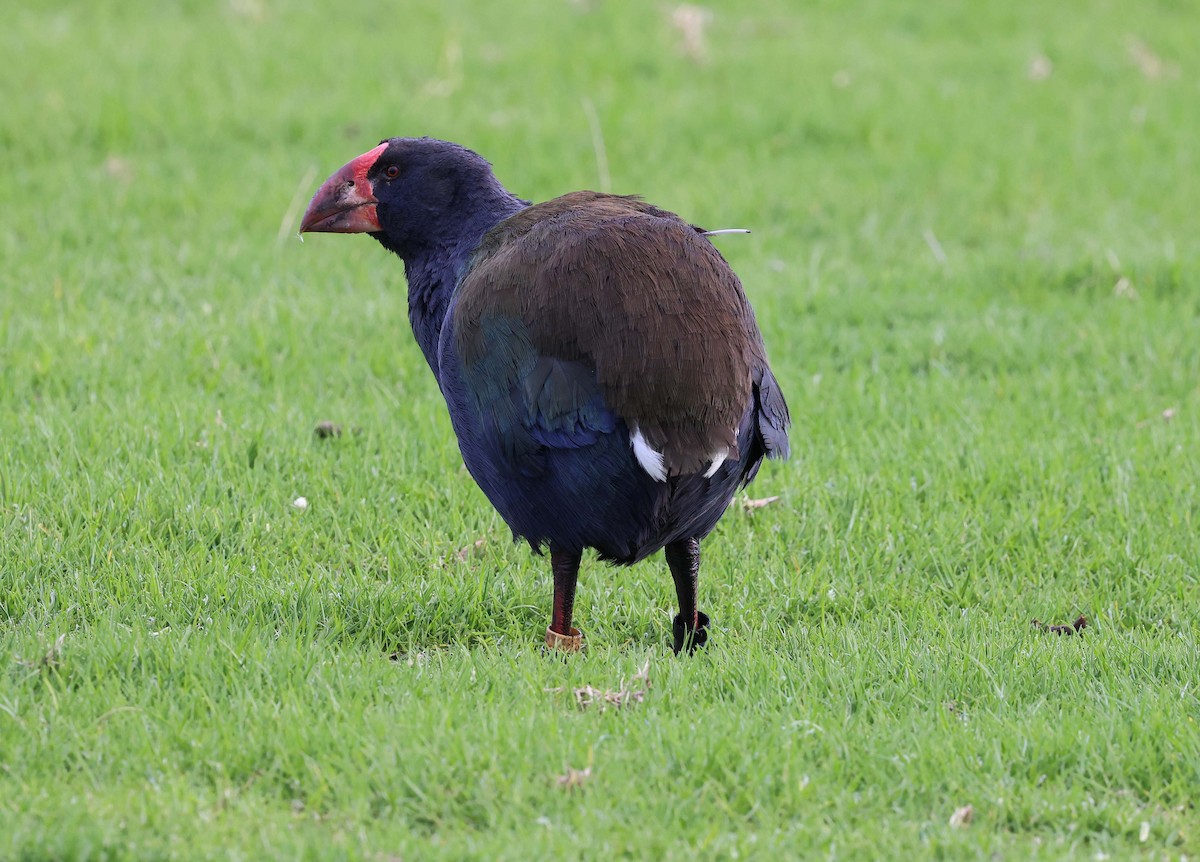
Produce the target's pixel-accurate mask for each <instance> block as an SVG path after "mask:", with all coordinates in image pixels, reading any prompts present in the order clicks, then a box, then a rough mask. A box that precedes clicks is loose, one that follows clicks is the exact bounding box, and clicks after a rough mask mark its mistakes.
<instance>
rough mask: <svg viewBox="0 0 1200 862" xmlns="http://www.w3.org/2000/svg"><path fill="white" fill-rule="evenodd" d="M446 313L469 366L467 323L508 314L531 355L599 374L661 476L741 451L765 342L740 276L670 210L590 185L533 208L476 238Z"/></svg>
mask: <svg viewBox="0 0 1200 862" xmlns="http://www.w3.org/2000/svg"><path fill="white" fill-rule="evenodd" d="M456 315H457V317H456V320H455V331H456V332H457V333H458V334H459V338H460V341H459V345H458V346H459V349H460V350H461V351H462V355H463V358H464V361H466V362H471V361H472V357H473V356H478V355H480V354H481V347H482V345H480V344H478V343H475V344H472V341H474V340H476V339H478V338H479V337H480V332H481V329H480V327H479V326H477V325H471V324H478V322H479V321H481V320H483V319H486V318H488V317H494V316H499V317H512V316H516V317H519V318H520V319H521V320H522V321H524V323H525V325H526V327H527V328H528V331H529V333H530V338H531V340H532V342H533V345H534V347H535V349H536V350H537V351H538V352H539V353H540V354H541V355H543V356H553V357H556V358H560V359H566V360H571V361H577V362H582V363H584V364H586V365H587V366H589V367H591V368H593V369H595V372H596V379H597V382H598V383H599V385H600V388H601V391H602V392H603V395H604V399H605V402H606V403H607V404H608V406H609V407H610V408H611V409H612V410H613V411H615V412H616V413H617V414H618V415H619V416H621V417H622V418H623V419H624V420H625V422H626V424H627V425H629V426H630V428H637V429H639V430H640V431H641V432H642V434H643V436H644V437H645V438H646V440H647V442H648V443H649V444H650V445H651V446H653V447H654V448H655V449H657V450H659V451H661V452H663V456H664V464H665V466H666V468H667V471H668V472H669V473H670V474H673V475H678V474H685V473H693V472H698V471H700V470H703V469H704V468H705V467H706V466H707V464H708V463H709V461H710V459H711V458H712V456H713V454H714V453H717V452H720V451H721V450H724V449H727V450H729V454H730V456H731V457H734V456H736V455H737V439H736V435H737V427H738V424H739V422H741V420H742V418H743V416H744V415H745V411H746V409H747V408H748V406H749V405H750V402H751V399H752V397H753V394H752V369H753V368H754V367H755V366H756V365H759V364H761V363H762V362H763V361H764V360H763V350H762V340H761V336H760V335H759V333H758V328H757V326H756V324H755V322H754V315H753V312H752V311H751V310H750V306H749V304H748V303H747V301H746V298H745V295H744V294H743V292H742V287H741V283H740V282H739V281H738V279H737V276H736V275H734V273H733V271H732V270H731V269H730V268H729V266H728V264H726V263H725V260H724V259H723V258H722V257H721V255H720V254H719V253H718V252H717V250H716V249H715V248H713V246H712V244H711V243H710V242H709V241H708V240H707V239H705V238H704V237H703V236H701V235H700V234H699V233H698V232H697V230H696V229H695V228H693V227H692V226H691V225H689V224H687V223H686V222H684V221H683V220H681V219H679V218H678V217H677V216H674V215H672V214H671V213H667V212H665V211H663V210H658V209H656V208H654V207H651V206H649V205H647V204H644V203H642V202H641V201H638V200H636V199H630V198H621V197H615V196H608V195H597V194H595V193H590V192H582V193H576V194H575V195H568V196H566V197H564V198H558V199H556V200H554V201H549V202H547V203H546V204H541V205H538V206H534V207H529V208H528V209H526V210H524V211H522V212H521V213H519V214H518V215H517V216H514V217H513V218H512V219H509V220H508V221H507V222H504V223H502V224H501V225H500V226H498V227H497V228H496V229H494V230H493V231H492V232H491V233H490V234H489V235H488V237H486V238H485V240H484V243H483V245H482V247H481V250H480V253H479V254H477V256H476V258H475V263H474V266H473V267H472V269H471V270H470V271H469V273H468V275H467V276H466V278H465V279H464V280H463V282H462V284H461V285H460V287H459V297H458V305H457V309H456Z"/></svg>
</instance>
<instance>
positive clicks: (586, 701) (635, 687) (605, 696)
mask: <svg viewBox="0 0 1200 862" xmlns="http://www.w3.org/2000/svg"><path fill="white" fill-rule="evenodd" d="M649 690H650V660H649V659H647V660H646V663H645V664H643V665H642V667H641V669H640V670H639V671H638V672H637V673H635V674H634V675H633V678H632V679H630V680H629V682H628V683H626V682H625V680H621V685H620V687H618V688H616V689H605V688H593V687H592V686H590V685H585V686H584V687H583V688H576V689H572V692H571V693H572V694H573V695H574V696H575V705H576V706H578V707H579V708H580V709H587V708H588V707H590V706H596V707H598V708H599V709H600V710H601V711H604V710H606V709H608V708H610V707H611V708H613V709H620V708H621V707H623V706H628V705H629V704H631V703H641V702H642V701H644V700H645V699H646V693H647V692H648V691H649ZM546 691H547V692H560V691H562V689H561V688H548V689H546Z"/></svg>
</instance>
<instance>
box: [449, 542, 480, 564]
mask: <svg viewBox="0 0 1200 862" xmlns="http://www.w3.org/2000/svg"><path fill="white" fill-rule="evenodd" d="M485 541H486V539H476V540H475V541H474V542H472V543H471V544H469V545H463V546H462V547H461V548H459V549H458V551H457V552H456V553H455V556H456V557H458V558H459V560H461V561H462V562H464V563H465V562H466V561H467V559H468V558H469V557H474V556H476V555H477V554H478V553H479V551H480V549H481V548H482V547H483V545H484V542H485Z"/></svg>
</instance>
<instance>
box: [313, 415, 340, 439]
mask: <svg viewBox="0 0 1200 862" xmlns="http://www.w3.org/2000/svg"><path fill="white" fill-rule="evenodd" d="M313 433H314V434H316V435H317V436H318V437H320V438H321V439H322V440H324V439H326V438H328V437H341V436H342V426H341V425H339V424H337V423H336V422H331V421H330V420H328V419H323V420H321V421H320V422H318V423H317V426H316V427H315V428H313Z"/></svg>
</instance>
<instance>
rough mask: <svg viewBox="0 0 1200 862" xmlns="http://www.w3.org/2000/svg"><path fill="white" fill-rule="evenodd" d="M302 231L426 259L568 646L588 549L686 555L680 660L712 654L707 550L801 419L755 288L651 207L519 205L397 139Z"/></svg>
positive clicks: (501, 499) (672, 560)
mask: <svg viewBox="0 0 1200 862" xmlns="http://www.w3.org/2000/svg"><path fill="white" fill-rule="evenodd" d="M300 230H301V231H323V232H329V233H369V234H370V235H371V236H373V237H374V238H375V239H377V240H378V241H379V242H380V243H381V244H382V245H383V247H384V248H386V249H389V250H390V251H393V252H395V253H396V254H397V255H399V256H400V258H401V259H402V260H403V261H404V271H405V275H406V276H407V279H408V308H409V320H410V321H411V322H412V328H413V333H414V335H416V339H417V343H418V344H419V345H420V346H421V350H422V352H424V354H425V360H426V361H427V362H428V363H429V367H430V368H431V369H433V374H434V376H435V377H436V378H437V381H438V384H439V385H440V386H441V390H442V394H443V396H444V397H445V399H446V406H447V407H448V408H449V411H450V419H451V422H452V423H453V426H454V432H455V434H456V435H457V436H458V445H459V449H460V450H461V451H462V456H463V460H464V461H465V462H466V465H467V469H468V470H470V472H471V475H472V476H473V477H474V478H475V481H476V482H478V483H479V486H480V487H481V488H482V489H483V492H484V493H485V494H486V495H487V497H488V499H489V500H490V501H491V502H492V505H493V506H495V507H496V509H497V510H498V511H499V512H500V515H501V516H502V517H503V518H504V520H505V521H506V522H507V523H508V526H509V527H510V528H511V529H512V531H513V534H514V537H523V538H524V539H525V540H526V541H528V542H529V544H530V546H531V547H532V548H533V549H534V550H535V551H539V552H540V551H541V550H542V549H545V548H549V550H550V563H551V568H552V570H553V575H554V609H553V613H552V616H551V622H550V627H549V628H548V629H547V631H546V643H547V645H548V646H549V647H551V648H559V649H565V650H570V649H578V648H579V647H580V646H581V644H582V640H581V638H582V636H581V635H580V633H579V631H578V629H575V628H573V627H572V611H573V608H574V603H575V582H576V579H577V577H578V575H579V562H580V557H581V555H582V553H583V550H584V548H594V549H596V551H597V552H598V554H599V556H600V557H601V558H602V559H605V560H608V561H610V562H614V563H621V564H625V565H628V564H632V563H635V562H637V561H639V560H641V559H644V558H645V557H647V556H649V555H650V554H653V553H654V552H656V551H658V550H659V549H660V548H663V549H665V552H666V559H667V565H668V566H669V567H670V569H671V576H672V577H673V578H674V581H675V590H676V592H677V595H678V599H679V615H678V616H676V617H675V619H674V624H673V626H672V628H673V635H674V648H675V651H676V652H679V651H681V650H684V649H686V650H688V651H689V652H690V651H691V650H693V649H695V648H696V647H697V646H700V645H702V644H703V643H704V642H705V641H706V640H707V638H708V632H707V626H708V625H709V619H708V616H707V615H705V614H703V613H700V612H699V611H698V610H697V609H696V585H697V578H698V574H699V570H700V540H701V539H702V538H704V537H705V536H706V535H708V533H709V532H711V531H712V529H713V527H715V526H716V523H717V521H718V519H720V517H721V515H722V514H723V513H724V511H725V509H726V507H728V506H729V503H730V501H731V500H732V499H733V495H734V493H735V491H736V490H737V488H738V487H739V486H741V485H745V484H746V483H747V482H749V481H750V480H751V479H753V478H754V475H755V473H757V472H758V468H759V464H760V463H761V462H762V459H763V457H764V456H766V457H769V458H776V457H780V458H781V457H786V456H787V453H788V440H787V429H788V425H789V418H788V409H787V404H786V403H785V401H784V398H783V393H782V392H781V391H780V389H779V384H778V383H777V382H776V381H775V377H774V376H773V375H772V374H771V369H770V367H769V366H768V364H767V357H766V352H765V350H764V348H763V342H762V336H761V334H760V333H759V330H758V326H757V324H756V323H755V320H754V312H753V311H752V310H751V308H750V304H749V303H748V302H747V301H746V296H745V294H744V293H743V292H742V287H741V283H740V282H739V281H738V279H737V276H735V275H734V274H733V271H732V270H731V269H730V268H729V266H728V264H726V262H725V260H724V258H722V257H721V255H720V254H719V253H718V252H717V250H716V249H715V248H714V247H713V245H712V243H711V242H710V241H709V239H708V238H707V236H706V232H705V231H704V230H703V229H701V228H698V227H695V226H693V225H690V224H688V223H687V222H685V221H683V220H682V219H680V218H679V217H678V216H676V215H675V214H673V213H670V212H667V211H665V210H661V209H658V208H657V207H653V206H651V205H649V204H647V203H644V202H643V201H641V200H640V199H639V198H636V197H621V196H617V195H609V194H599V193H596V192H574V193H572V194H568V195H564V196H563V197H560V198H556V199H554V200H551V201H547V202H545V203H541V204H532V205H531V204H530V203H529V202H528V201H525V200H522V199H520V198H518V197H516V196H514V195H512V194H511V193H509V192H508V191H507V190H506V189H505V188H504V186H502V185H501V184H500V182H499V181H498V180H497V179H496V177H495V176H494V175H493V173H492V169H491V165H490V164H488V162H486V161H485V160H484V159H483V158H481V157H480V156H479V155H477V154H476V153H474V152H472V151H471V150H468V149H466V148H464V147H461V146H459V145H457V144H452V143H448V142H446V141H438V140H433V139H430V138H392V139H390V140H386V141H383V142H382V143H381V144H380V145H379V146H377V147H375V148H374V149H373V150H371V151H369V152H367V153H364V154H363V155H361V156H359V157H358V158H356V159H354V160H353V161H351V162H349V163H348V164H346V165H345V166H344V167H343V168H341V169H340V170H339V171H338V172H337V173H335V174H334V175H333V176H331V177H330V178H329V179H328V180H326V181H325V182H324V184H323V185H322V186H321V187H320V189H319V190H318V191H317V193H316V195H315V196H314V197H313V199H312V203H310V204H309V207H308V210H307V212H305V214H304V219H303V222H302V223H301V227H300Z"/></svg>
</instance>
